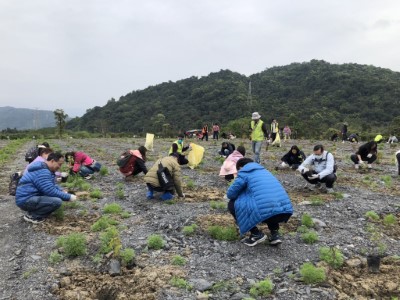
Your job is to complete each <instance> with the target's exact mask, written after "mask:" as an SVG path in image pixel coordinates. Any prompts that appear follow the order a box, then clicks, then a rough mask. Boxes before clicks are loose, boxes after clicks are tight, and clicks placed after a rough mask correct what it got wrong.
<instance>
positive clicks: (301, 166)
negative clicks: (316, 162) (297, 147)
mask: <svg viewBox="0 0 400 300" xmlns="http://www.w3.org/2000/svg"><path fill="white" fill-rule="evenodd" d="M313 158H314V155H310V156H309V157H307V158H306V160H305V161H303V163H302V164H301V165H300V166H299V171H300V172H301V171H303V170H304V168H305V166H306V165H311V163H312V161H313Z"/></svg>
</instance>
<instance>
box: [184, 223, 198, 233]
mask: <svg viewBox="0 0 400 300" xmlns="http://www.w3.org/2000/svg"><path fill="white" fill-rule="evenodd" d="M196 229H197V225H196V224H192V225H190V226H185V227H183V229H182V232H183V234H185V235H193V234H194V233H195V231H196Z"/></svg>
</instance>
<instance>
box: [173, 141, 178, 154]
mask: <svg viewBox="0 0 400 300" xmlns="http://www.w3.org/2000/svg"><path fill="white" fill-rule="evenodd" d="M172 152H178V145H177V144H176V143H173V144H172Z"/></svg>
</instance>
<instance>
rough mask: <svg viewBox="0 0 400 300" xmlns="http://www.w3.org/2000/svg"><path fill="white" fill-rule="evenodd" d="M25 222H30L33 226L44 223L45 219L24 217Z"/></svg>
mask: <svg viewBox="0 0 400 300" xmlns="http://www.w3.org/2000/svg"><path fill="white" fill-rule="evenodd" d="M24 220H25V221H26V222H30V223H32V224H40V223H43V222H44V219H42V218H38V219H35V218H33V217H32V216H30V215H24Z"/></svg>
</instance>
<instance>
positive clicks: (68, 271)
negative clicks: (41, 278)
mask: <svg viewBox="0 0 400 300" xmlns="http://www.w3.org/2000/svg"><path fill="white" fill-rule="evenodd" d="M60 275H63V276H71V275H72V272H71V271H70V270H68V269H66V268H62V269H60Z"/></svg>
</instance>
